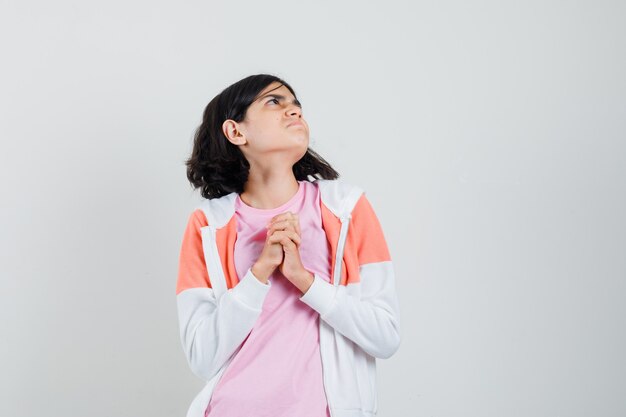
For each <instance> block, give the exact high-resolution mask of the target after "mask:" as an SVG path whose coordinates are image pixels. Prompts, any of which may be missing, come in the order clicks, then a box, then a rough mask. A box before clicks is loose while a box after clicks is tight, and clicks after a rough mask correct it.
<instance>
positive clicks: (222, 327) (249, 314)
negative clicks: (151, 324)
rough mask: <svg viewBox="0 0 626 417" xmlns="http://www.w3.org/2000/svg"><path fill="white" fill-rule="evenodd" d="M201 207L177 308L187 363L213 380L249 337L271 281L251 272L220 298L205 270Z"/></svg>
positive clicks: (187, 237)
mask: <svg viewBox="0 0 626 417" xmlns="http://www.w3.org/2000/svg"><path fill="white" fill-rule="evenodd" d="M206 225H207V221H206V217H205V216H204V213H203V212H202V210H200V209H198V210H196V211H195V212H194V213H192V214H191V216H190V217H189V221H188V224H187V228H186V230H185V233H184V236H183V239H182V247H181V251H180V257H179V270H178V281H177V285H176V304H177V309H178V321H179V330H180V339H181V343H182V347H183V350H184V352H185V356H186V359H187V363H188V364H189V367H190V368H191V371H192V372H193V373H194V374H195V375H197V376H198V377H200V378H202V379H204V380H205V381H209V380H210V379H211V378H213V377H214V376H215V375H216V374H217V372H218V371H219V370H220V368H221V367H222V366H223V365H224V364H225V363H226V361H227V360H228V359H229V358H230V357H231V356H232V354H233V353H234V352H235V351H236V350H237V348H238V347H239V346H240V345H241V344H242V343H243V342H244V340H245V339H246V338H247V337H248V335H249V333H250V331H251V330H252V327H253V326H254V323H255V322H256V321H257V319H258V317H259V316H260V314H261V311H262V306H263V301H264V300H265V296H266V295H267V293H268V291H269V289H270V287H271V282H268V284H263V283H262V282H260V281H259V280H258V279H257V278H256V277H255V276H254V275H253V274H252V272H251V270H250V269H248V271H247V273H246V274H245V276H244V277H243V278H242V279H241V280H240V281H239V283H238V284H237V285H236V286H235V287H233V288H231V289H229V290H227V291H226V292H224V293H223V295H222V296H221V297H220V298H219V300H216V298H215V294H214V292H213V289H212V288H211V281H210V277H209V274H208V270H207V268H206V264H205V259H204V252H203V247H202V234H201V232H200V229H201V227H203V226H206Z"/></svg>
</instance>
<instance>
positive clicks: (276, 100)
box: [268, 98, 278, 104]
mask: <svg viewBox="0 0 626 417" xmlns="http://www.w3.org/2000/svg"><path fill="white" fill-rule="evenodd" d="M272 101H275V102H276V104H278V99H275V98H273V99H270V100H269V101H268V103H271V102H272Z"/></svg>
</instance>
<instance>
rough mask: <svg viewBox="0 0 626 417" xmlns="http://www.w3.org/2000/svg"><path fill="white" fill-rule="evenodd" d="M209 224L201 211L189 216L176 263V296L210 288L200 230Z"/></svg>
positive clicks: (198, 210)
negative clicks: (184, 291) (183, 292)
mask: <svg viewBox="0 0 626 417" xmlns="http://www.w3.org/2000/svg"><path fill="white" fill-rule="evenodd" d="M208 224H209V223H208V222H207V219H206V217H205V215H204V212H203V211H202V210H201V209H197V210H195V211H194V212H193V213H191V214H190V215H189V220H188V222H187V228H186V229H185V233H184V235H183V243H182V247H181V250H180V257H179V263H178V281H177V283H176V294H177V295H178V293H180V292H181V291H183V290H186V289H188V288H207V287H208V288H211V280H210V279H209V274H208V272H207V268H206V264H205V261H204V251H203V249H202V235H201V234H200V228H201V227H204V226H207V225H208Z"/></svg>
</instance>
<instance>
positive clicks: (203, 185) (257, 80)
mask: <svg viewBox="0 0 626 417" xmlns="http://www.w3.org/2000/svg"><path fill="white" fill-rule="evenodd" d="M275 81H276V82H279V83H281V84H282V85H284V86H285V87H287V88H288V89H289V91H291V93H292V94H293V96H294V97H296V98H297V96H296V93H295V92H294V91H293V89H292V88H291V86H290V85H289V84H287V83H286V82H285V81H283V80H282V79H280V78H278V77H276V76H274V75H270V74H257V75H250V76H248V77H246V78H244V79H242V80H240V81H237V82H236V83H234V84H232V85H230V86H229V87H227V88H225V89H224V90H223V91H222V92H221V93H219V94H218V95H217V96H215V97H214V98H213V100H211V101H210V102H209V104H208V105H207V106H206V108H205V109H204V115H203V118H202V123H201V124H200V126H198V128H197V129H196V132H195V134H194V142H193V150H192V152H191V156H190V157H189V159H188V160H187V161H185V165H186V166H187V178H188V179H189V182H190V183H191V185H192V186H193V188H194V189H195V188H200V189H201V194H202V196H203V197H204V198H208V199H211V198H217V197H222V196H224V195H226V194H230V193H232V192H237V193H238V194H241V193H242V192H243V186H244V184H245V183H246V181H247V180H248V174H249V171H250V164H249V163H248V161H247V160H246V158H245V157H244V155H243V153H242V152H241V150H240V149H239V147H238V146H237V145H233V144H232V143H231V142H230V141H229V140H228V139H227V138H226V136H225V135H224V132H223V131H222V124H223V123H224V121H226V120H228V119H232V120H234V121H236V122H241V121H243V120H244V119H245V117H246V111H247V109H248V107H249V106H250V104H252V102H253V101H254V100H255V99H256V97H257V95H258V94H259V93H260V92H261V91H263V89H264V88H265V87H267V86H268V85H270V84H271V83H272V82H275ZM293 173H294V176H295V177H296V179H297V180H299V181H301V180H306V181H311V180H310V179H309V176H312V177H314V178H323V179H337V178H338V177H339V173H338V172H337V171H335V169H333V167H331V166H330V164H329V163H328V162H326V161H325V160H324V158H322V157H321V156H320V155H318V154H317V153H316V152H315V151H313V150H312V149H311V148H310V147H309V148H308V149H307V151H306V154H304V156H303V157H302V158H301V159H300V160H299V161H298V162H296V163H295V164H294V166H293Z"/></svg>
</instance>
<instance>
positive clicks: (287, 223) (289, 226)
mask: <svg viewBox="0 0 626 417" xmlns="http://www.w3.org/2000/svg"><path fill="white" fill-rule="evenodd" d="M266 227H267V228H268V231H269V232H270V233H273V232H274V231H277V230H292V231H294V232H295V233H298V234H300V225H299V224H298V223H294V222H293V221H292V220H283V221H280V222H275V223H273V224H271V225H268V226H266Z"/></svg>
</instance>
